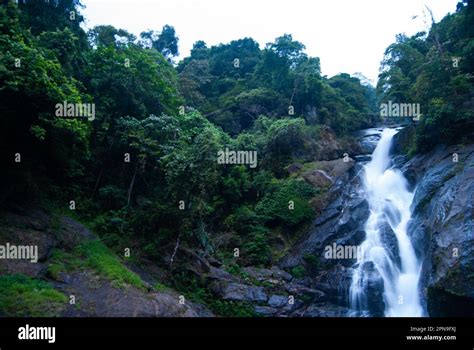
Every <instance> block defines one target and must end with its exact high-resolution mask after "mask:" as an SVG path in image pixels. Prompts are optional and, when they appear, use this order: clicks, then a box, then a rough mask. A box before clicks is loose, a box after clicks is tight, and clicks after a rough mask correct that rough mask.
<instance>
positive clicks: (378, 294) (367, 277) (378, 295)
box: [362, 262, 385, 317]
mask: <svg viewBox="0 0 474 350" xmlns="http://www.w3.org/2000/svg"><path fill="white" fill-rule="evenodd" d="M362 271H363V273H364V288H365V293H366V295H367V300H368V303H367V304H368V305H367V307H368V310H369V312H370V314H371V316H375V317H382V316H384V311H385V303H384V299H383V291H384V283H383V279H382V276H380V274H379V273H378V271H377V269H376V268H375V266H374V264H373V263H372V262H366V263H364V266H363V267H362Z"/></svg>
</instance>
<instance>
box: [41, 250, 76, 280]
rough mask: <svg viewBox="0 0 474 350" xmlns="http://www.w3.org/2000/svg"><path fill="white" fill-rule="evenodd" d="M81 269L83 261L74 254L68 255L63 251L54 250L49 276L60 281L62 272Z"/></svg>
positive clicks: (49, 266)
mask: <svg viewBox="0 0 474 350" xmlns="http://www.w3.org/2000/svg"><path fill="white" fill-rule="evenodd" d="M80 267H81V261H80V259H79V258H77V257H76V256H74V255H73V254H70V253H67V252H65V251H64V250H61V249H54V250H53V252H52V254H51V258H50V264H49V265H48V275H49V276H51V277H52V278H54V279H58V277H59V274H60V273H61V272H64V273H66V272H70V271H74V270H77V269H79V268H80Z"/></svg>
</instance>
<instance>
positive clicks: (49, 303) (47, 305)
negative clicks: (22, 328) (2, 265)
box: [0, 274, 67, 317]
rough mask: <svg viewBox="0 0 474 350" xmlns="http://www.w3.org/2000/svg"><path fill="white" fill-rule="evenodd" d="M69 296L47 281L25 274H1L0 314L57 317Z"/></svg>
mask: <svg viewBox="0 0 474 350" xmlns="http://www.w3.org/2000/svg"><path fill="white" fill-rule="evenodd" d="M66 305H67V297H66V296H65V295H64V294H62V293H60V292H58V291H57V290H55V289H54V288H53V287H51V285H50V284H48V283H47V282H44V281H41V280H37V279H32V278H30V277H27V276H24V275H19V274H18V275H9V276H0V316H7V317H55V316H58V315H59V313H60V312H61V310H62V309H63V308H64V307H66Z"/></svg>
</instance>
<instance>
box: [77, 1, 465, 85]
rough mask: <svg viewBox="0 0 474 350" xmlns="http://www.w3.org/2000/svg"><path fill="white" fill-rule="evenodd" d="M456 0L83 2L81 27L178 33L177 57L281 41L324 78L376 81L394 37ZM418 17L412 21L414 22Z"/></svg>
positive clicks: (450, 6) (452, 8) (423, 25)
mask: <svg viewBox="0 0 474 350" xmlns="http://www.w3.org/2000/svg"><path fill="white" fill-rule="evenodd" d="M458 1H459V0H324V1H323V0H82V3H83V4H84V5H86V8H85V9H84V10H83V14H84V15H85V17H86V21H87V22H86V27H87V28H92V27H93V26H95V25H99V24H111V25H113V26H115V27H117V28H123V29H126V30H128V31H129V32H132V33H133V34H135V35H138V34H139V33H141V32H142V31H144V30H147V29H154V30H160V29H161V28H162V27H163V25H165V24H169V25H172V26H174V27H175V29H176V32H177V34H178V37H179V51H180V58H182V57H185V56H187V55H189V50H190V49H191V48H192V45H193V43H194V42H196V41H197V40H204V41H205V42H206V43H207V44H208V46H211V45H215V44H219V43H228V42H230V41H231V40H235V39H240V38H244V37H252V38H253V39H255V40H256V41H257V42H258V43H259V44H260V46H261V47H263V46H264V45H265V44H266V43H267V42H271V41H273V40H274V39H275V38H276V37H278V36H280V35H282V34H284V33H290V34H293V38H294V39H296V40H299V41H301V42H302V43H303V44H305V45H306V52H307V53H308V54H309V55H310V56H317V57H319V58H320V59H321V68H322V72H323V74H325V75H328V76H333V75H335V74H338V73H341V72H345V73H350V74H353V73H356V72H361V73H362V74H364V75H365V76H367V77H368V78H369V79H371V80H372V81H373V82H375V81H376V79H377V75H378V69H379V64H380V61H381V60H382V57H383V53H384V50H385V48H386V47H387V46H388V45H390V44H391V43H392V42H393V41H394V40H395V35H396V34H397V33H402V32H403V33H406V34H408V35H412V34H415V33H416V32H419V31H422V30H425V29H427V28H428V27H429V18H428V17H427V12H426V10H425V5H426V6H428V7H429V8H431V10H432V12H433V14H434V17H435V20H436V21H439V20H440V19H441V18H443V17H444V15H446V14H447V13H449V12H451V13H452V12H454V11H455V9H456V4H457V3H458ZM415 16H417V17H416V18H414V17H415Z"/></svg>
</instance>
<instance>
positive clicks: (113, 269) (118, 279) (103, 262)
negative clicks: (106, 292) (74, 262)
mask: <svg viewBox="0 0 474 350" xmlns="http://www.w3.org/2000/svg"><path fill="white" fill-rule="evenodd" d="M75 252H76V254H77V256H79V257H81V258H83V259H84V265H85V266H87V267H90V268H92V269H94V270H95V271H97V272H98V273H99V274H101V275H103V276H104V277H106V278H108V279H109V280H110V281H111V282H112V283H113V285H115V286H117V287H120V288H123V287H125V286H126V285H131V286H134V287H137V288H139V289H142V290H145V289H146V288H145V285H144V283H143V281H142V280H141V278H140V277H139V276H138V275H137V274H135V273H133V272H132V271H130V270H129V269H127V268H126V267H125V266H124V265H123V264H122V262H121V261H120V260H119V258H118V257H117V256H116V255H114V253H113V252H112V251H111V250H110V249H109V248H107V247H106V246H105V245H104V244H103V243H102V242H101V241H98V240H94V241H88V242H85V243H82V244H81V245H79V246H78V247H77V248H76V251H75Z"/></svg>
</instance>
